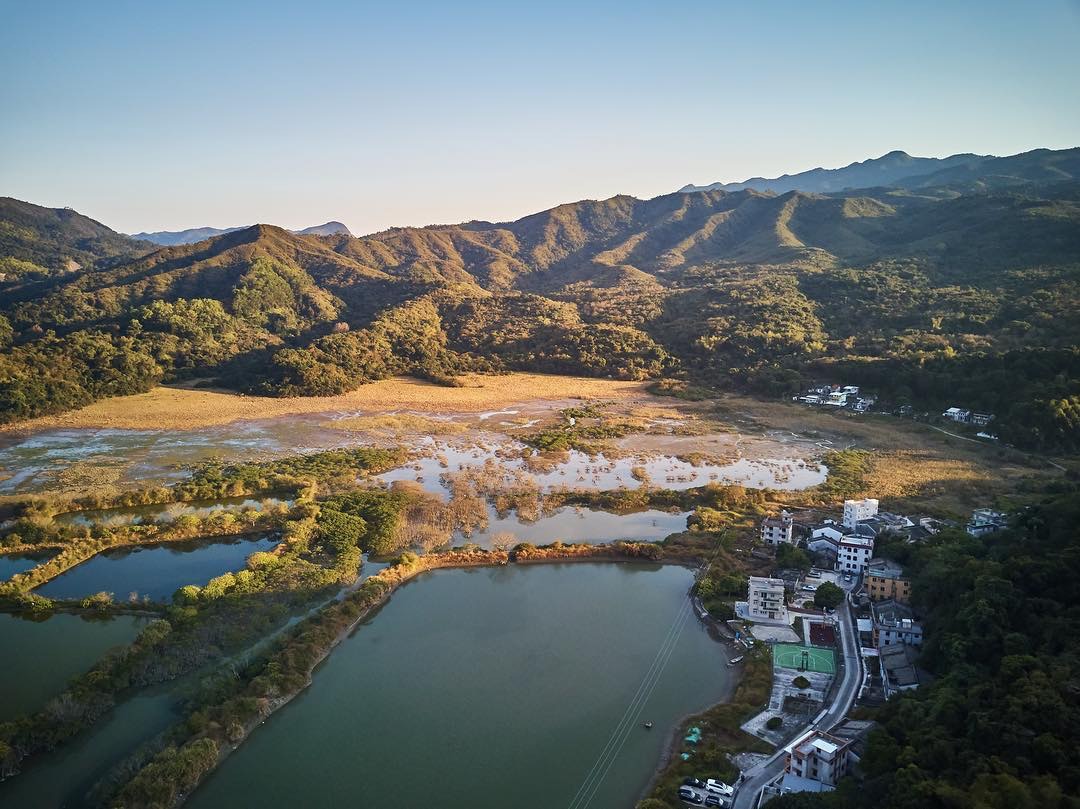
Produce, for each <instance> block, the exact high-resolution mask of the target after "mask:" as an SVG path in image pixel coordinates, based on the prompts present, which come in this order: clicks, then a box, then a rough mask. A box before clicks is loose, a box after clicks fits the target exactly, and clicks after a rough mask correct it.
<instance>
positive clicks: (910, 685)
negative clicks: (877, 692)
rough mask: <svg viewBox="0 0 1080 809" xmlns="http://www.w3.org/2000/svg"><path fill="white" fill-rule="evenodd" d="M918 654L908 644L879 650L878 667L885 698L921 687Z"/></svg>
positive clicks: (884, 647) (899, 644)
mask: <svg viewBox="0 0 1080 809" xmlns="http://www.w3.org/2000/svg"><path fill="white" fill-rule="evenodd" d="M917 656H918V653H917V652H916V651H915V649H914V648H912V647H911V646H909V645H907V644H906V643H898V644H895V645H892V646H883V647H881V649H879V650H878V666H879V668H880V670H881V685H882V687H883V689H884V691H885V698H886V699H888V698H889V697H891V696H892V695H893V694H898V693H900V692H901V691H913V690H915V689H916V688H918V687H919V672H918V669H916V668H915V659H916V657H917Z"/></svg>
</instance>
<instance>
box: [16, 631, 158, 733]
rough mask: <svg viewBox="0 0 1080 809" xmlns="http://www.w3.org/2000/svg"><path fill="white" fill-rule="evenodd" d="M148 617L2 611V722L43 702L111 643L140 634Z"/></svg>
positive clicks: (43, 703)
mask: <svg viewBox="0 0 1080 809" xmlns="http://www.w3.org/2000/svg"><path fill="white" fill-rule="evenodd" d="M145 620H146V619H143V618H135V617H134V616H130V615H120V616H116V617H115V618H111V619H109V620H104V621H103V620H92V621H88V620H84V619H83V618H81V617H79V616H77V615H53V616H51V617H49V618H48V619H46V620H44V621H31V620H28V619H25V618H20V617H18V616H15V615H9V614H7V613H0V660H2V661H3V664H2V665H0V694H3V698H2V699H0V722H3V721H5V720H8V719H11V718H13V717H15V716H19V715H21V714H24V713H29V712H31V711H36V710H39V709H40V708H42V707H43V706H44V705H45V703H46V702H47V701H48V700H49V699H51V698H52V697H54V696H56V695H57V694H59V693H60V692H61V691H63V690H64V688H65V687H66V686H67V684H68V682H69V681H70V680H71V679H72V678H73V677H75V676H76V675H79V674H82V673H83V672H85V671H86V670H88V669H89V668H90V667H91V666H92V665H93V664H94V663H96V662H97V661H98V659H100V658H101V656H102V655H104V654H105V652H106V651H107V650H108V649H111V648H112V647H114V646H121V645H123V644H126V643H130V642H131V641H132V640H134V638H135V636H136V635H137V634H138V633H139V629H140V627H141V626H142V625H143V624H144V623H145Z"/></svg>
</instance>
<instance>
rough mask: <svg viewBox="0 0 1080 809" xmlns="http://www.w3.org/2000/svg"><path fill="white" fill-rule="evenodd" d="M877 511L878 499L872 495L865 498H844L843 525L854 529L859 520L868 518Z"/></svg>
mask: <svg viewBox="0 0 1080 809" xmlns="http://www.w3.org/2000/svg"><path fill="white" fill-rule="evenodd" d="M877 513H878V501H877V500H874V499H873V498H872V497H868V498H866V499H865V500H845V501H844V527H845V528H849V529H851V530H852V531H854V530H855V527H856V526H857V525H858V524H859V521H860V520H869V519H870V518H871V517H873V516H874V515H875V514H877Z"/></svg>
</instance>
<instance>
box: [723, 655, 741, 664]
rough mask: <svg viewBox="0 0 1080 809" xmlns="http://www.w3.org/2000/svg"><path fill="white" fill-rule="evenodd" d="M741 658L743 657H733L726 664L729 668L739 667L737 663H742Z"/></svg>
mask: <svg viewBox="0 0 1080 809" xmlns="http://www.w3.org/2000/svg"><path fill="white" fill-rule="evenodd" d="M743 657H744V655H739V656H738V657H733V658H731V660H729V661H728V662H727V664H728V665H729V666H737V665H739V663H742V662H743Z"/></svg>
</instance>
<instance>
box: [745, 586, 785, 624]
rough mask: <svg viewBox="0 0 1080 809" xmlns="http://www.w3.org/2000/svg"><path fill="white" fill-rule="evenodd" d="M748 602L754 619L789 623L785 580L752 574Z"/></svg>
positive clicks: (751, 618)
mask: <svg viewBox="0 0 1080 809" xmlns="http://www.w3.org/2000/svg"><path fill="white" fill-rule="evenodd" d="M746 603H747V607H748V611H749V615H750V620H752V621H779V622H782V623H785V624H786V623H788V614H787V607H786V606H785V604H784V580H783V579H771V578H766V577H764V576H751V577H750V582H749V587H748V592H747V597H746Z"/></svg>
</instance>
